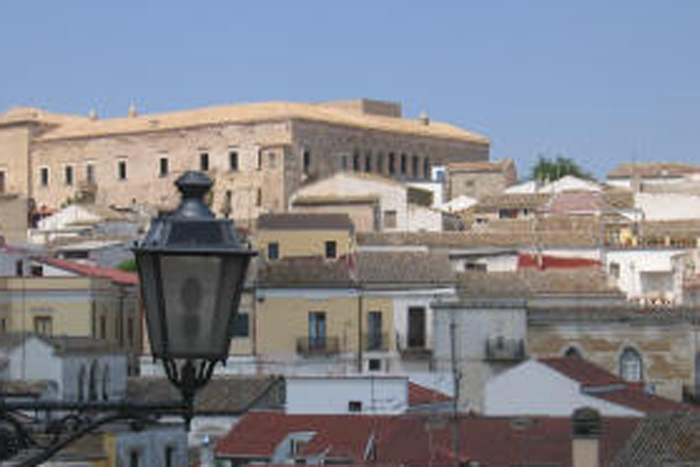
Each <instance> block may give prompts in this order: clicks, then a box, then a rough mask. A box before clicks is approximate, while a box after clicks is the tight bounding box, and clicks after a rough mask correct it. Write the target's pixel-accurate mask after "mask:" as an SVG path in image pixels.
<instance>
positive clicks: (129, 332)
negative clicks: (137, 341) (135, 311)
mask: <svg viewBox="0 0 700 467" xmlns="http://www.w3.org/2000/svg"><path fill="white" fill-rule="evenodd" d="M126 339H127V340H128V341H129V345H134V318H133V317H131V316H129V317H128V318H127V320H126Z"/></svg>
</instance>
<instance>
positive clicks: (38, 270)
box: [29, 264, 44, 277]
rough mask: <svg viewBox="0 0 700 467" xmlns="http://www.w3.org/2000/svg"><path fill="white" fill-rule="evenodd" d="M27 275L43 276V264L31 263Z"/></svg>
mask: <svg viewBox="0 0 700 467" xmlns="http://www.w3.org/2000/svg"><path fill="white" fill-rule="evenodd" d="M29 275H30V276H32V277H44V266H42V265H41V264H32V266H31V267H30V268H29Z"/></svg>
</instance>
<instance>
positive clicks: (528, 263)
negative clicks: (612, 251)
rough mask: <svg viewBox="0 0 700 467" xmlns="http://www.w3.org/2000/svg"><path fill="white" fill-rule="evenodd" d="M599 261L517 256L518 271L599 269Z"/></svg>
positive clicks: (546, 256) (545, 256) (547, 256)
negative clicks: (530, 269) (531, 269)
mask: <svg viewBox="0 0 700 467" xmlns="http://www.w3.org/2000/svg"><path fill="white" fill-rule="evenodd" d="M600 267H601V264H600V261H598V260H595V259H589V258H568V257H563V256H552V255H541V256H540V257H538V256H536V255H531V254H527V253H520V254H519V255H518V269H528V268H534V269H578V268H600Z"/></svg>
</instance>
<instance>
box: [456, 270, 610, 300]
mask: <svg viewBox="0 0 700 467" xmlns="http://www.w3.org/2000/svg"><path fill="white" fill-rule="evenodd" d="M458 292H459V295H460V297H462V298H466V299H479V298H532V297H545V296H557V295H560V296H573V295H575V296H604V297H622V296H623V295H622V292H620V290H619V289H617V288H614V287H611V286H610V285H609V284H608V278H607V276H606V275H605V273H603V272H602V271H600V270H598V269H588V268H587V269H562V270H560V269H549V270H543V271H541V270H533V269H525V270H522V271H516V272H487V273H484V272H474V271H469V272H463V273H459V274H458Z"/></svg>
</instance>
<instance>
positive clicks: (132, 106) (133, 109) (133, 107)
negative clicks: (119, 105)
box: [129, 102, 139, 118]
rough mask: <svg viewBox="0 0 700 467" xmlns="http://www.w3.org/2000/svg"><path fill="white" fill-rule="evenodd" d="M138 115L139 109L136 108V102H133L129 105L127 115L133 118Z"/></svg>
mask: <svg viewBox="0 0 700 467" xmlns="http://www.w3.org/2000/svg"><path fill="white" fill-rule="evenodd" d="M138 116H139V111H138V110H137V109H136V104H134V103H133V102H132V103H131V104H130V105H129V117H131V118H135V117H138Z"/></svg>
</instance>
